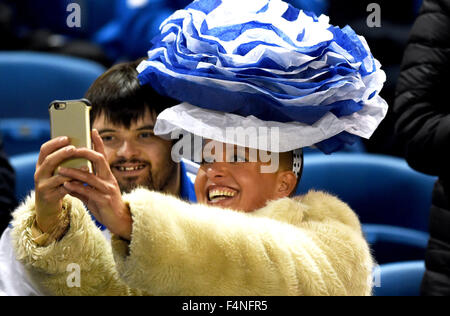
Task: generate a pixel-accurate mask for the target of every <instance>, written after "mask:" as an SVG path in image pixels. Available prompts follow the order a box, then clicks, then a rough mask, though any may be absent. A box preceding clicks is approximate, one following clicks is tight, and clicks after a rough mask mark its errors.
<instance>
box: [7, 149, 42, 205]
mask: <svg viewBox="0 0 450 316" xmlns="http://www.w3.org/2000/svg"><path fill="white" fill-rule="evenodd" d="M38 157H39V153H38V152H35V153H28V154H23V155H17V156H14V157H11V158H10V160H9V162H10V163H11V166H12V167H13V168H14V170H15V172H16V198H17V200H18V201H22V200H23V199H24V198H25V197H26V196H27V195H28V193H30V191H31V190H34V172H35V169H36V163H37V161H38Z"/></svg>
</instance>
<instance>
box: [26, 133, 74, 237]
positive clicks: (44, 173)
mask: <svg viewBox="0 0 450 316" xmlns="http://www.w3.org/2000/svg"><path fill="white" fill-rule="evenodd" d="M75 150H76V148H75V147H74V146H71V145H70V140H69V138H68V137H57V138H54V139H52V140H50V141H48V142H46V143H45V144H44V145H42V147H41V151H40V153H39V158H38V162H37V165H36V172H35V174H34V184H35V191H36V193H35V207H36V221H37V225H38V226H39V228H40V229H41V231H42V232H44V233H46V232H49V231H50V230H51V229H52V228H53V227H55V225H57V224H58V221H59V220H60V219H59V215H60V213H61V210H62V202H63V198H64V196H65V195H66V194H68V193H69V192H68V191H67V189H66V188H65V187H64V183H65V182H68V181H71V179H70V178H68V177H64V176H62V175H60V174H55V170H56V169H57V168H58V166H59V165H60V164H61V163H62V162H63V161H65V160H67V159H68V158H70V157H72V155H73V154H74V153H75Z"/></svg>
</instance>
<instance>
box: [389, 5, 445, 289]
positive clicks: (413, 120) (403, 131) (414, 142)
mask: <svg viewBox="0 0 450 316" xmlns="http://www.w3.org/2000/svg"><path fill="white" fill-rule="evenodd" d="M394 112H395V115H396V116H397V125H396V130H397V135H398V136H399V137H400V139H401V140H402V143H403V144H404V145H405V155H406V159H407V161H408V163H409V164H410V165H411V167H413V168H415V169H416V170H418V171H421V172H424V173H427V174H430V175H437V176H439V180H438V182H437V183H436V185H435V188H434V191H433V205H432V208H431V214H430V235H431V238H430V242H429V245H428V250H427V255H426V267H427V271H426V273H425V277H424V280H423V282H422V294H423V295H445V296H447V295H450V203H449V201H450V0H424V3H423V6H422V9H421V13H420V15H419V17H418V18H417V20H416V22H415V24H414V26H413V28H412V31H411V35H410V39H409V43H408V46H407V49H406V52H405V56H404V59H403V62H402V71H401V74H400V77H399V79H398V82H397V93H396V102H395V105H394Z"/></svg>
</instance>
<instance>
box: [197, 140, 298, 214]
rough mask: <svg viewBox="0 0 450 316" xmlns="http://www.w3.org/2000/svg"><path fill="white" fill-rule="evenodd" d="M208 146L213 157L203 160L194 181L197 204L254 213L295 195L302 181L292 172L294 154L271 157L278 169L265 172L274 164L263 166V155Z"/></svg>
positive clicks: (220, 145)
mask: <svg viewBox="0 0 450 316" xmlns="http://www.w3.org/2000/svg"><path fill="white" fill-rule="evenodd" d="M205 146H209V147H210V148H212V150H211V156H209V155H206V156H204V157H203V162H202V164H201V167H200V169H199V171H198V174H197V178H196V180H195V193H196V196H197V200H198V202H200V203H204V204H208V205H213V206H219V207H226V208H231V209H234V210H237V211H244V212H252V211H254V210H257V209H259V208H261V207H263V206H264V205H266V204H267V201H270V200H276V199H280V198H283V197H289V196H291V194H292V193H293V192H295V189H296V186H297V184H298V180H299V179H297V177H296V176H295V174H294V173H293V172H292V163H293V154H292V152H286V153H271V155H270V156H269V157H270V158H271V159H273V160H276V168H275V169H274V170H273V172H263V171H262V170H264V168H263V166H267V165H272V161H265V162H262V161H261V156H263V154H262V151H259V150H255V149H250V148H248V147H247V148H245V147H238V146H236V145H233V144H224V143H220V142H217V141H212V140H209V141H206V143H205ZM275 158H276V159H275Z"/></svg>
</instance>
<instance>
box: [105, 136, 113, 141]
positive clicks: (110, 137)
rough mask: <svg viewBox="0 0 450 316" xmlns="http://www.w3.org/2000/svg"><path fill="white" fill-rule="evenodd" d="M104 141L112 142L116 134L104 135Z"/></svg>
mask: <svg viewBox="0 0 450 316" xmlns="http://www.w3.org/2000/svg"><path fill="white" fill-rule="evenodd" d="M102 140H103V141H104V142H110V141H113V140H114V136H102Z"/></svg>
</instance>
